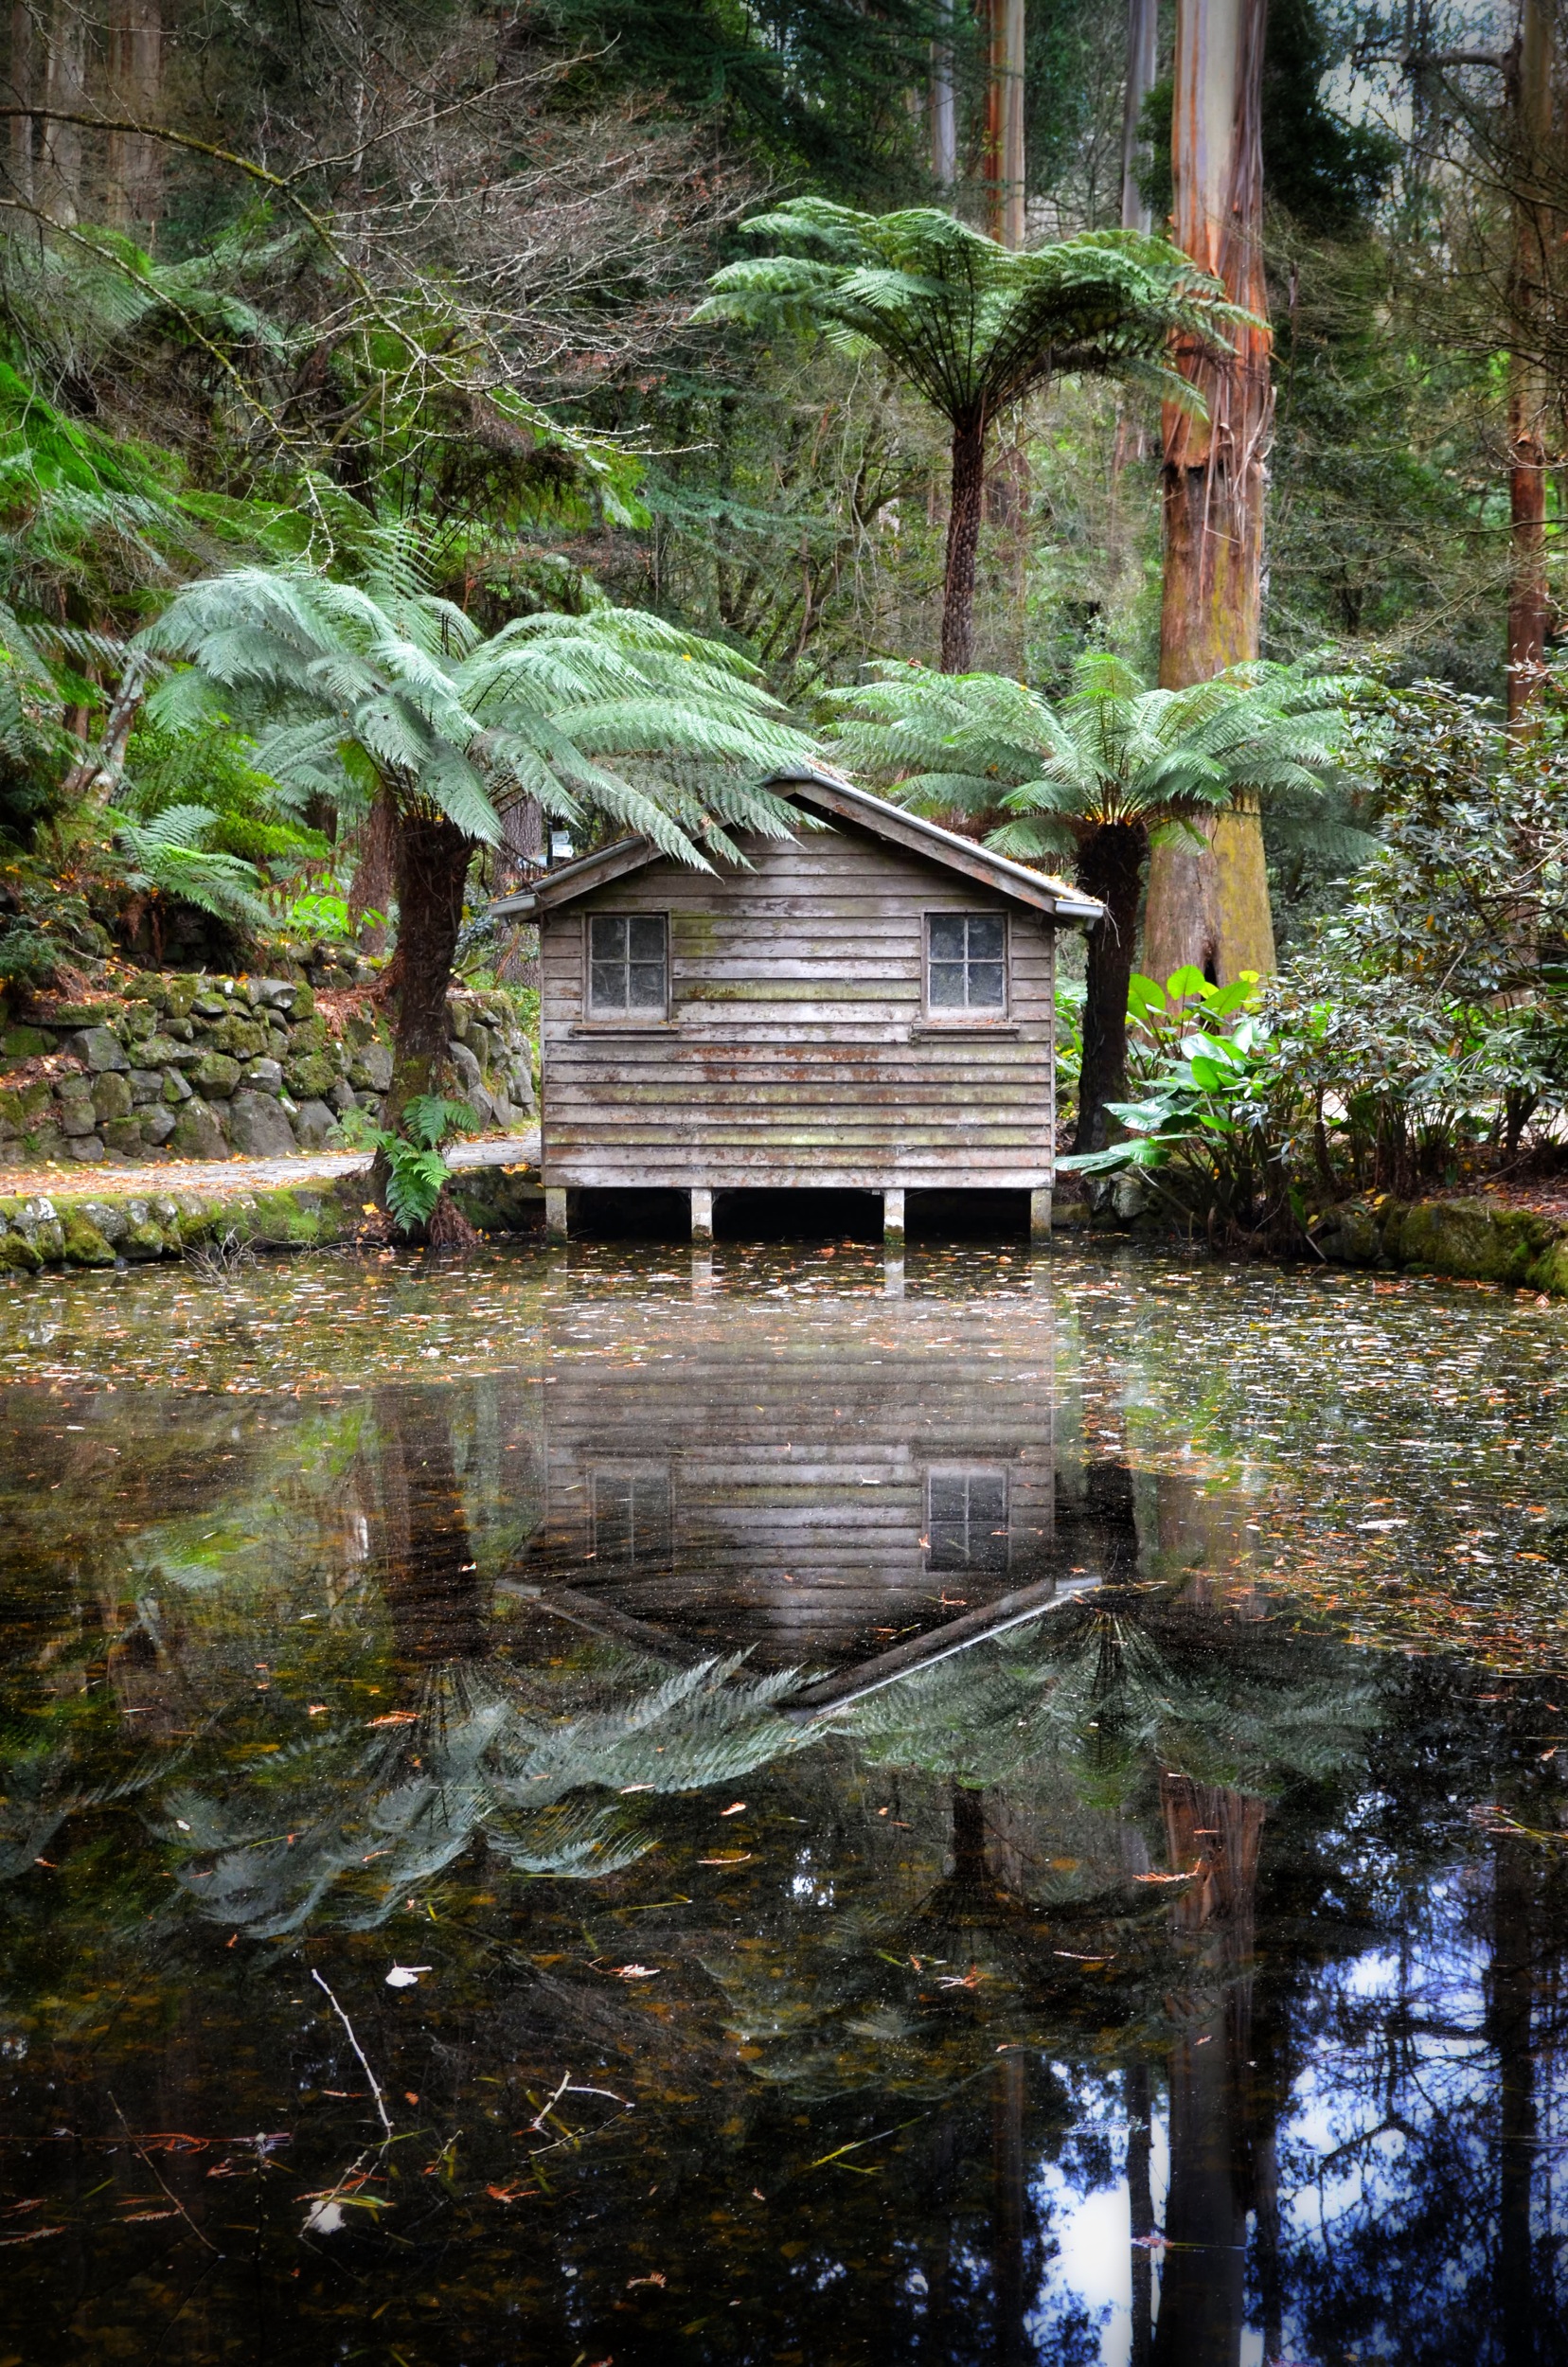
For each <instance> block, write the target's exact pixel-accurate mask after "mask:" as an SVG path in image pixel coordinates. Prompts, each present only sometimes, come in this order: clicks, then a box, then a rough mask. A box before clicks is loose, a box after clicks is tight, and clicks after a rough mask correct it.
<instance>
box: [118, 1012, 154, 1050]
mask: <svg viewBox="0 0 1568 2367" xmlns="http://www.w3.org/2000/svg"><path fill="white" fill-rule="evenodd" d="M157 1024H158V1010H157V1006H156V1004H153V1003H147V1002H142V1003H128V1004H127V1005H126V1006H125V1010H124V1014H123V1018H122V1027H123V1032H124V1040H125V1041H126V1042H127V1043H128V1044H135V1043H140V1042H141V1041H143V1039H144V1038H145V1037H148V1036H151V1035H152V1034H153V1033H154V1032H155V1031H156V1028H157Z"/></svg>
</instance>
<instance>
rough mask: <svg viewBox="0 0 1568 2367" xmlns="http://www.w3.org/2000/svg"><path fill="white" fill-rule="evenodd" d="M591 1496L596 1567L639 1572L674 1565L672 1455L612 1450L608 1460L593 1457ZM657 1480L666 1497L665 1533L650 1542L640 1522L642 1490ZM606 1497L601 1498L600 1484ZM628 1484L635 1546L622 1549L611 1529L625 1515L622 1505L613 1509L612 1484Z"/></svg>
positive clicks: (589, 1475) (591, 1543) (588, 1493)
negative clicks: (613, 1541)
mask: <svg viewBox="0 0 1568 2367" xmlns="http://www.w3.org/2000/svg"><path fill="white" fill-rule="evenodd" d="M584 1477H585V1479H586V1483H587V1486H586V1489H585V1493H586V1496H587V1500H588V1501H587V1513H588V1519H587V1524H586V1525H587V1533H588V1552H589V1558H590V1559H591V1561H592V1562H593V1564H594V1568H595V1570H596V1572H597V1571H600V1570H603V1571H605V1572H608V1573H609V1574H610V1575H627V1574H633V1575H639V1576H640V1575H658V1574H659V1573H660V1572H664V1571H668V1570H670V1569H672V1568H673V1567H674V1562H675V1474H674V1471H673V1469H672V1468H671V1466H670V1463H669V1460H668V1457H667V1456H663V1455H647V1456H640V1457H639V1456H635V1455H612V1456H607V1457H606V1458H605V1459H604V1461H602V1462H594V1463H590V1464H589V1465H588V1466H587V1467H586V1470H585V1473H584ZM650 1485H651V1486H653V1487H654V1488H655V1489H656V1490H657V1493H658V1496H659V1498H660V1499H661V1500H662V1510H661V1512H660V1515H659V1521H660V1529H661V1534H660V1536H659V1537H658V1538H657V1539H654V1540H652V1545H651V1550H650V1545H649V1544H648V1543H646V1542H644V1541H643V1540H642V1539H641V1538H640V1536H639V1531H638V1524H637V1490H638V1487H639V1486H643V1487H648V1486H650ZM601 1488H602V1489H603V1491H604V1495H605V1499H606V1501H605V1502H604V1503H603V1504H601V1503H600V1489H601ZM612 1488H614V1489H615V1490H617V1491H619V1490H621V1489H625V1490H626V1491H628V1492H627V1504H626V1511H627V1515H628V1516H629V1526H630V1540H629V1541H630V1551H629V1552H626V1553H623V1554H617V1553H615V1551H614V1550H613V1547H612V1544H611V1542H610V1539H609V1536H608V1535H607V1531H609V1529H610V1528H611V1526H612V1523H613V1521H614V1520H615V1518H618V1517H619V1515H620V1507H619V1506H618V1505H617V1506H616V1507H615V1511H614V1512H612V1508H611V1505H610V1504H609V1501H608V1498H609V1494H610V1490H611V1489H612Z"/></svg>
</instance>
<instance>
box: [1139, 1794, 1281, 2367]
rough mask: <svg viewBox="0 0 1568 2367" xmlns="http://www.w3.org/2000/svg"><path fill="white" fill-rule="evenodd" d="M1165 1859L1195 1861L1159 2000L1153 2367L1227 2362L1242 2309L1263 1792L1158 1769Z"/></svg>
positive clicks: (1235, 2353)
mask: <svg viewBox="0 0 1568 2367" xmlns="http://www.w3.org/2000/svg"><path fill="white" fill-rule="evenodd" d="M1160 1793H1161V1805H1162V1806H1163V1807H1164V1810H1165V1824H1166V1842H1167V1849H1168V1851H1169V1856H1170V1865H1171V1871H1172V1872H1173V1873H1185V1872H1187V1871H1188V1870H1189V1869H1191V1868H1192V1867H1194V1866H1196V1867H1197V1868H1198V1875H1197V1878H1196V1879H1195V1880H1193V1881H1191V1882H1189V1883H1188V1884H1187V1885H1186V1886H1185V1889H1184V1890H1183V1891H1182V1892H1181V1894H1180V1895H1179V1896H1178V1897H1177V1899H1176V1900H1175V1903H1174V1904H1173V1905H1172V1906H1171V1908H1170V1910H1169V1918H1168V1919H1169V1924H1170V1930H1171V1936H1172V1938H1173V1940H1174V1941H1175V1943H1176V1945H1177V1947H1178V1949H1181V1950H1182V1951H1183V1952H1184V1953H1185V1954H1186V1955H1187V1957H1188V1959H1189V1961H1190V1963H1191V1965H1192V1979H1191V1984H1190V1986H1189V1988H1188V1989H1187V1990H1186V1991H1185V1992H1182V1993H1179V1994H1177V1995H1175V1996H1173V1997H1172V1998H1170V1999H1169V2001H1168V2002H1167V2014H1168V2015H1169V2017H1170V2019H1171V2020H1173V2021H1174V2022H1175V2024H1176V2038H1175V2041H1174V2043H1173V2045H1172V2047H1171V2050H1170V2056H1169V2086H1170V2185H1169V2190H1168V2193H1167V2201H1166V2235H1167V2241H1168V2243H1169V2246H1170V2250H1169V2251H1167V2252H1166V2254H1165V2255H1164V2266H1163V2269H1162V2271H1161V2282H1160V2314H1159V2319H1158V2321H1157V2323H1156V2325H1155V2329H1154V2342H1153V2362H1154V2367H1235V2361H1236V2360H1237V2359H1238V2358H1239V2356H1240V2346H1241V2332H1242V2327H1243V2325H1244V2323H1245V2319H1246V2257H1247V2254H1246V2219H1247V2208H1248V2202H1249V2199H1250V2198H1249V2195H1248V2191H1247V2189H1248V2183H1249V2180H1248V2164H1247V2158H1246V2157H1247V2143H1246V2139H1247V2123H1248V2118H1249V2116H1248V2112H1247V2107H1246V2096H1247V2089H1248V2082H1247V2076H1246V2073H1247V2067H1248V2057H1249V2056H1250V2054H1251V2052H1252V2047H1251V2024H1252V1975H1251V1972H1250V1970H1249V1969H1248V1961H1249V1959H1250V1957H1251V1955H1252V1949H1253V1913H1254V1898H1255V1895H1256V1883H1257V1860H1258V1853H1259V1848H1260V1845H1261V1842H1262V1836H1263V1820H1264V1815H1265V1808H1264V1804H1263V1802H1262V1801H1261V1800H1256V1799H1252V1798H1249V1797H1248V1795H1247V1794H1246V1793H1244V1792H1239V1791H1233V1790H1231V1789H1228V1788H1225V1789H1221V1787H1220V1786H1218V1785H1212V1784H1198V1783H1194V1782H1193V1780H1192V1779H1191V1777H1189V1776H1185V1775H1176V1774H1167V1775H1165V1776H1163V1777H1162V1778H1161V1784H1160Z"/></svg>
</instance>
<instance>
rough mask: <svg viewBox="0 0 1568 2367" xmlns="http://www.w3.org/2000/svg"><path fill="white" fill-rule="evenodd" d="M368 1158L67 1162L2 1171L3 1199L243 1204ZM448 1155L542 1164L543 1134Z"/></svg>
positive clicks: (476, 1161)
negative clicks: (180, 1199)
mask: <svg viewBox="0 0 1568 2367" xmlns="http://www.w3.org/2000/svg"><path fill="white" fill-rule="evenodd" d="M371 1157H372V1153H371V1152H369V1151H368V1150H306V1151H298V1152H296V1153H295V1154H294V1157H293V1158H290V1159H159V1160H157V1161H155V1162H151V1163H149V1164H148V1165H146V1166H118V1165H117V1164H111V1162H110V1161H108V1160H102V1161H96V1162H94V1163H92V1164H88V1163H87V1162H86V1161H82V1162H80V1163H79V1162H77V1161H76V1160H65V1159H62V1160H57V1161H55V1162H53V1163H51V1164H50V1165H49V1166H31V1167H4V1166H0V1198H4V1199H8V1200H23V1199H30V1198H32V1196H33V1195H34V1194H35V1193H39V1192H42V1193H44V1194H45V1195H49V1194H52V1193H55V1192H59V1193H61V1194H62V1195H64V1196H67V1197H70V1198H72V1199H76V1198H79V1197H80V1196H81V1195H82V1194H91V1195H93V1196H95V1197H97V1198H99V1199H103V1200H128V1199H145V1198H147V1197H149V1196H150V1195H151V1194H152V1193H154V1192H188V1191H193V1190H199V1191H200V1192H201V1194H202V1197H203V1198H204V1199H205V1200H238V1199H240V1198H241V1196H242V1195H243V1194H244V1193H246V1192H254V1191H259V1190H266V1189H271V1190H276V1188H277V1187H278V1186H279V1185H280V1184H281V1185H288V1184H328V1183H330V1182H332V1181H333V1179H334V1178H335V1177H337V1176H340V1175H355V1174H357V1173H359V1172H360V1171H361V1170H362V1169H364V1168H366V1167H368V1166H369V1165H370V1161H371ZM447 1157H448V1160H449V1161H450V1163H451V1165H452V1166H454V1167H516V1166H526V1167H537V1166H538V1165H539V1129H538V1127H537V1126H536V1127H533V1128H530V1130H529V1131H528V1132H527V1133H526V1134H498V1135H490V1136H487V1137H486V1138H485V1139H484V1140H483V1141H481V1142H474V1143H455V1144H454V1146H453V1148H452V1149H451V1150H450V1151H448V1153H447Z"/></svg>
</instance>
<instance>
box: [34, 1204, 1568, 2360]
mask: <svg viewBox="0 0 1568 2367" xmlns="http://www.w3.org/2000/svg"><path fill="white" fill-rule="evenodd" d="M1565 1326H1568V1315H1565V1314H1564V1313H1563V1312H1562V1311H1561V1310H1559V1309H1554V1308H1546V1307H1538V1306H1536V1305H1534V1304H1532V1303H1530V1302H1528V1301H1519V1300H1511V1299H1507V1298H1505V1297H1502V1296H1499V1295H1497V1294H1494V1293H1489V1292H1484V1291H1475V1290H1470V1291H1466V1290H1457V1289H1453V1288H1448V1287H1445V1286H1442V1285H1437V1284H1420V1283H1413V1282H1399V1283H1397V1284H1388V1283H1382V1282H1375V1281H1373V1280H1371V1279H1370V1278H1348V1279H1347V1278H1345V1277H1333V1276H1329V1275H1327V1274H1322V1275H1314V1274H1302V1273H1295V1274H1291V1273H1279V1272H1272V1271H1265V1270H1256V1269H1252V1270H1248V1269H1236V1268H1229V1269H1226V1268H1216V1267H1211V1266H1208V1265H1205V1264H1202V1263H1198V1262H1192V1263H1185V1262H1181V1261H1172V1260H1170V1259H1168V1258H1160V1257H1149V1256H1141V1257H1137V1258H1128V1259H1126V1260H1120V1261H1118V1260H1115V1259H1112V1258H1107V1257H1095V1256H1092V1255H1087V1254H1076V1253H1069V1252H1062V1251H1060V1250H1059V1251H1058V1252H1056V1253H1055V1254H1054V1255H1045V1256H1043V1257H1041V1258H1036V1259H1033V1260H1031V1259H1030V1258H1029V1257H1028V1256H1027V1255H1025V1254H1024V1253H1022V1252H1021V1251H1018V1250H1014V1251H1011V1252H1008V1251H1006V1250H997V1249H988V1248H983V1247H971V1248H968V1249H958V1250H939V1249H928V1250H925V1251H923V1252H920V1253H918V1254H917V1253H912V1254H911V1255H910V1257H909V1259H908V1262H907V1266H906V1267H904V1268H903V1269H902V1270H890V1271H889V1270H884V1268H883V1266H882V1261H881V1258H880V1256H878V1255H875V1254H874V1253H873V1252H872V1251H870V1250H866V1249H863V1248H860V1247H857V1246H855V1245H853V1244H850V1243H845V1244H841V1245H839V1246H837V1247H836V1248H835V1247H833V1246H830V1245H829V1246H826V1247H823V1246H819V1247H818V1248H816V1249H813V1250H798V1251H791V1250H787V1249H776V1248H775V1249H772V1250H746V1249H742V1248H739V1247H734V1248H730V1247H725V1248H722V1249H721V1250H719V1251H718V1252H717V1253H715V1255H714V1256H713V1257H712V1258H711V1259H709V1260H707V1261H705V1262H699V1263H696V1264H693V1263H692V1262H691V1261H690V1260H689V1258H688V1256H687V1255H686V1253H684V1252H673V1251H671V1250H669V1249H668V1248H662V1247H658V1246H651V1247H645V1248H638V1249H623V1248H617V1247H615V1246H612V1245H601V1246H599V1247H597V1248H595V1247H589V1246H582V1247H576V1248H574V1250H573V1251H572V1253H571V1258H570V1262H569V1264H568V1263H567V1262H564V1261H563V1260H561V1259H553V1260H552V1259H550V1258H547V1257H546V1256H545V1255H543V1254H541V1253H538V1252H533V1251H529V1250H526V1249H518V1250H515V1251H496V1252H494V1253H487V1254H486V1255H482V1256H481V1257H479V1258H478V1259H476V1260H475V1261H473V1262H472V1263H470V1264H469V1265H467V1266H463V1267H458V1268H455V1269H448V1270H445V1271H440V1270H437V1269H436V1268H434V1267H431V1266H428V1265H426V1264H425V1263H423V1262H422V1261H420V1260H419V1259H418V1258H414V1257H406V1258H405V1257H385V1258H381V1259H377V1260H374V1261H371V1262H368V1263H362V1262H359V1261H356V1260H351V1259H345V1260H343V1261H335V1260H330V1259H323V1260H317V1261H310V1260H299V1261H295V1262H294V1263H290V1264H276V1265H271V1266H257V1267H252V1268H248V1269H244V1270H241V1271H238V1272H232V1273H229V1274H227V1275H223V1274H220V1275H217V1276H215V1277H203V1276H200V1275H197V1274H193V1273H182V1274H180V1275H177V1276H171V1275H169V1274H164V1273H157V1272H153V1273H146V1272H143V1273H135V1272H127V1273H117V1274H107V1275H100V1276H87V1277H80V1278H76V1279H71V1280H55V1281H48V1280H44V1281H40V1282H35V1283H31V1284H27V1285H17V1286H15V1287H13V1288H12V1289H11V1290H9V1293H8V1294H7V1295H6V1296H4V1298H0V1426H3V1437H4V1447H3V1452H0V1486H3V1523H0V1574H3V1591H0V1615H3V1618H4V1651H3V1673H0V1688H3V1690H0V1750H3V1753H4V1763H3V1769H0V1790H3V1794H4V1798H3V1802H0V1878H3V1884H4V1887H3V1889H0V1899H3V1902H4V1920H3V1925H0V2096H3V2098H4V2105H3V2109H0V2250H3V2251H4V2255H5V2257H4V2269H5V2297H6V2298H5V2307H4V2312H3V2314H0V2367H34V2363H35V2362H38V2363H40V2367H43V2363H45V2362H50V2363H52V2362H56V2361H60V2362H67V2361H69V2362H76V2361H81V2360H87V2359H92V2360H94V2361H98V2360H101V2359H115V2360H121V2359H124V2360H148V2361H151V2360H158V2361H173V2362H190V2363H191V2367H195V2363H196V2362H201V2363H202V2367H205V2363H206V2362H216V2361H225V2362H227V2361H234V2360H246V2361H249V2360H257V2361H263V2360H264V2361H267V2362H269V2363H270V2362H283V2363H284V2367H290V2363H292V2362H296V2361H315V2360H333V2361H336V2360H343V2361H348V2360H355V2359H363V2360H370V2361H385V2362H390V2363H393V2367H444V2363H445V2362H454V2363H456V2362H461V2363H462V2367H514V2363H516V2362H526V2363H527V2367H532V2363H533V2362H536V2361H538V2362H551V2363H552V2367H554V2363H555V2362H559V2363H560V2367H609V2362H614V2363H615V2367H642V2363H644V2362H649V2363H651V2362H660V2363H661V2367H662V2363H663V2362H675V2363H676V2367H705V2363H706V2362H709V2361H712V2362H730V2361H734V2362H747V2363H748V2367H749V2363H750V2362H757V2367H762V2363H763V2362H775V2363H776V2367H792V2363H793V2362H800V2363H801V2367H831V2363H832V2362H846V2363H847V2362H859V2361H881V2360H883V2359H897V2360H906V2359H907V2360H930V2361H942V2362H946V2361H953V2362H970V2361H973V2362H980V2361H1002V2362H1025V2361H1034V2360H1040V2361H1051V2362H1056V2361H1062V2362H1079V2361H1106V2362H1124V2361H1135V2362H1145V2361H1150V2362H1156V2361H1157V2362H1162V2363H1166V2362H1168V2363H1171V2367H1211V2363H1212V2367H1241V2363H1242V2362H1246V2363H1247V2367H1257V2363H1258V2362H1262V2361H1264V2360H1275V2361H1292V2362H1297V2363H1298V2367H1305V2363H1306V2362H1314V2363H1315V2367H1338V2362H1341V2361H1351V2360H1374V2359H1376V2360H1383V2359H1386V2360H1398V2361H1399V2362H1402V2363H1403V2367H1412V2363H1415V2362H1429V2361H1431V2362H1436V2361H1449V2360H1455V2361H1463V2362H1466V2367H1491V2362H1500V2363H1502V2367H1518V2363H1520V2362H1530V2363H1532V2367H1550V2363H1551V2362H1557V2361H1559V2360H1563V2359H1568V2321H1565V2317H1564V2304H1565V2302H1568V2268H1565V2265H1564V2262H1563V2259H1562V2251H1563V2245H1564V2239H1565V2238H1568V2160H1565V2158H1564V2157H1565V2150H1568V2082H1565V2066H1564V2053H1563V2048H1564V2041H1565V2038H1568V2029H1565V2026H1564V2017H1565V2000H1564V1972H1565V1969H1568V1650H1565V1649H1564V1643H1565V1632H1568V1631H1565V1629H1564V1624H1563V1613H1564V1608H1565V1604H1568V1437H1565V1436H1564V1434H1563V1420H1562V1415H1563V1409H1562V1408H1561V1406H1560V1404H1559V1396H1560V1390H1561V1386H1562V1375H1563V1364H1562V1358H1561V1346H1562V1343H1563V1340H1564V1337H1565Z"/></svg>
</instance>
